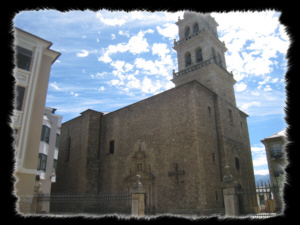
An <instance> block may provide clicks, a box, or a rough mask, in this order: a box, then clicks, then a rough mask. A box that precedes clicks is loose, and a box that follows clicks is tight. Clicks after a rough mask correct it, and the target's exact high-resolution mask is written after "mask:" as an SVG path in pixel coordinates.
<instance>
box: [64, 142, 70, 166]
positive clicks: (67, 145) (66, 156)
mask: <svg viewBox="0 0 300 225" xmlns="http://www.w3.org/2000/svg"><path fill="white" fill-rule="evenodd" d="M70 152H71V137H68V138H67V143H66V151H65V162H69V160H70Z"/></svg>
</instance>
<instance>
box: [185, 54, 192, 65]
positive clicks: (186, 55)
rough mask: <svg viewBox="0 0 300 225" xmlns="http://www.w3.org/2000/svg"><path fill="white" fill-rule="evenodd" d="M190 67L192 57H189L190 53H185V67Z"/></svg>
mask: <svg viewBox="0 0 300 225" xmlns="http://www.w3.org/2000/svg"><path fill="white" fill-rule="evenodd" d="M190 65H192V57H191V53H189V52H187V53H186V54H185V67H188V66H190Z"/></svg>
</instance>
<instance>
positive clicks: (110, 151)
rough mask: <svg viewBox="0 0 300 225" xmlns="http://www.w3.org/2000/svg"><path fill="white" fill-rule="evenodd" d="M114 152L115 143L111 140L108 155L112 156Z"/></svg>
mask: <svg viewBox="0 0 300 225" xmlns="http://www.w3.org/2000/svg"><path fill="white" fill-rule="evenodd" d="M114 151H115V141H114V140H112V141H110V142H109V154H114Z"/></svg>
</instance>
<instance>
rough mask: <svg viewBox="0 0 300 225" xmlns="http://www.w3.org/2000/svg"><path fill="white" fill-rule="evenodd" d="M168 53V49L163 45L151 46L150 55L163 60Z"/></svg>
mask: <svg viewBox="0 0 300 225" xmlns="http://www.w3.org/2000/svg"><path fill="white" fill-rule="evenodd" d="M168 53H170V49H169V48H168V46H167V44H165V43H154V44H153V46H152V54H153V55H158V56H159V57H160V58H162V59H164V58H165V57H166V55H167V54H168Z"/></svg>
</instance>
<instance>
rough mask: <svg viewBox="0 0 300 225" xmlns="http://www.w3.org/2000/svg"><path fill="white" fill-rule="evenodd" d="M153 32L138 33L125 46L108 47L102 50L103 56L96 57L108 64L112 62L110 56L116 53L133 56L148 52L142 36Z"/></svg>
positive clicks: (150, 30) (146, 43)
mask: <svg viewBox="0 0 300 225" xmlns="http://www.w3.org/2000/svg"><path fill="white" fill-rule="evenodd" d="M153 32H154V30H152V29H148V30H146V31H140V32H139V33H138V34H137V35H135V36H132V37H131V38H130V39H129V41H128V43H126V44H124V43H119V44H117V45H109V46H108V48H106V49H104V53H103V55H102V56H101V57H98V60H99V61H102V62H104V63H109V62H111V61H112V59H111V58H110V56H111V55H112V54H115V53H117V52H121V53H123V52H127V51H128V52H130V53H132V54H134V55H136V54H140V53H142V52H148V51H149V44H148V42H147V39H146V38H144V35H145V34H146V33H150V34H152V33H153Z"/></svg>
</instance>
